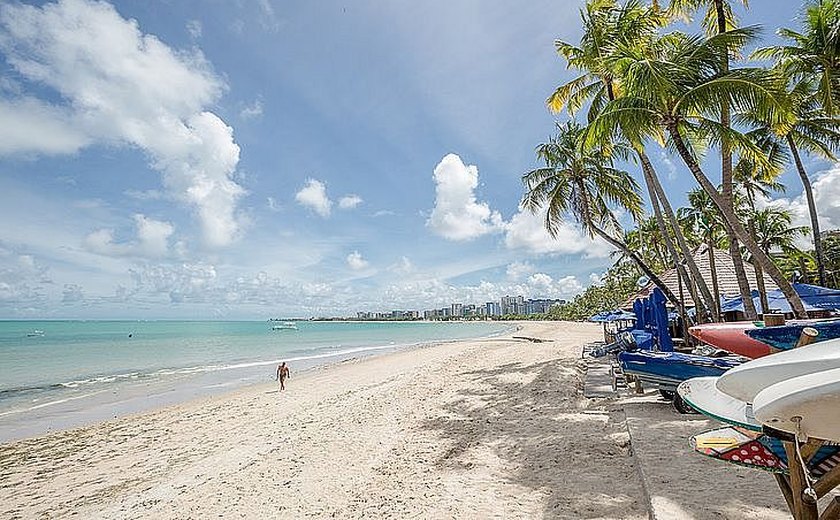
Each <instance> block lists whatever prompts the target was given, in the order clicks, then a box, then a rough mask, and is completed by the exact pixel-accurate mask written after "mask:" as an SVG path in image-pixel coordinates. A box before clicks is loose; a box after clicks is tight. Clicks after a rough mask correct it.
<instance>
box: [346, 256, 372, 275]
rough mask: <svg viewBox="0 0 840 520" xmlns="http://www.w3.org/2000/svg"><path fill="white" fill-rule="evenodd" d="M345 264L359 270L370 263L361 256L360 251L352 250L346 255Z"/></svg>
mask: <svg viewBox="0 0 840 520" xmlns="http://www.w3.org/2000/svg"><path fill="white" fill-rule="evenodd" d="M347 265H349V266H350V269H353V270H354V271H360V270H362V269H364V268H365V267H367V266H368V265H370V263H369V262H368V261H367V260H365V259H364V258H362V255H361V253H359V252H358V251H353V252H352V253H350V254H349V255H347Z"/></svg>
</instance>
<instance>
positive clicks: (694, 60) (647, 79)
mask: <svg viewBox="0 0 840 520" xmlns="http://www.w3.org/2000/svg"><path fill="white" fill-rule="evenodd" d="M755 34H756V29H754V28H744V29H734V30H730V31H727V32H725V33H722V34H718V35H715V36H712V37H709V38H703V37H700V36H687V35H684V34H682V33H671V34H667V35H665V36H662V37H661V38H658V39H652V40H651V41H650V42H649V43H648V45H645V46H639V45H636V46H622V45H620V44H619V46H618V47H617V48H616V49H615V50H614V52H613V53H612V55H611V58H610V59H611V60H612V62H613V64H614V70H615V71H616V72H617V75H618V76H619V77H621V82H622V87H623V89H624V95H623V97H621V98H617V99H615V100H613V101H610V102H609V103H608V104H607V105H606V106H605V107H604V109H603V110H601V112H600V113H599V114H598V116H597V117H596V118H595V119H594V120H593V121H592V123H590V125H589V126H588V129H587V135H586V138H585V141H586V143H590V144H591V143H602V142H606V141H608V140H610V139H612V138H613V137H614V136H616V135H621V136H622V137H625V138H628V140H629V141H630V142H639V143H641V142H644V141H646V140H647V139H651V138H653V139H657V140H659V141H665V140H666V139H667V142H668V145H669V146H671V147H673V148H674V149H676V151H677V152H678V153H679V155H680V157H681V158H682V160H683V162H684V163H685V164H686V166H687V167H688V169H689V170H690V171H691V173H692V174H693V175H694V177H695V179H696V180H697V182H698V183H699V184H700V186H701V187H702V188H703V190H704V191H706V193H708V195H709V197H710V198H711V199H712V201H713V202H714V204H715V205H716V206H717V207H718V209H719V210H720V212H721V214H722V215H723V217H724V219H725V222H726V223H727V224H728V226H729V227H730V228H731V232H732V233H733V235H732V236H733V237H734V238H737V239H738V240H739V241H740V242H741V243H743V244H744V245H745V246H746V248H747V249H748V250H749V252H750V254H752V255H753V258H754V259H755V262H756V263H757V264H758V265H760V266H761V268H762V269H763V270H764V271H765V272H767V273H768V274H769V275H770V276H771V277H772V278H773V280H774V281H775V282H776V284H777V285H778V286H779V288H780V289H782V291H783V292H784V293H785V296H786V297H787V299H788V301H790V302H791V307H792V308H793V310H794V312H795V314H796V315H797V316H799V317H804V316H805V308H804V306H803V305H802V300H801V299H800V298H799V295H798V294H797V293H796V291H794V289H793V287H792V286H791V284H790V282H788V281H787V280H786V279H785V278H784V275H783V274H782V272H781V271H780V270H779V268H778V267H777V266H776V265H775V264H774V263H773V261H772V259H771V258H770V257H769V256H768V255H766V254H765V253H764V252H763V251H762V250H761V249H760V248H759V247H758V244H756V242H755V240H754V239H753V238H752V237H751V236H750V234H749V233H748V232H747V231H746V229H744V226H743V225H742V224H741V222H740V220H739V219H738V217H737V215H736V213H735V211H734V209H733V207H732V206H731V205H730V204H729V203H728V202H727V201H726V200H725V199H724V197H723V195H722V194H721V193H719V192H718V191H717V189H716V188H715V186H714V184H713V183H712V182H711V181H710V180H709V177H708V176H707V175H706V173H705V172H704V171H703V169H702V167H701V166H700V160H699V158H698V155H697V153H698V151H700V150H701V149H702V145H703V144H704V143H709V144H713V145H722V144H723V143H724V142H725V143H728V144H729V145H732V148H733V149H734V150H735V151H737V152H738V153H739V154H740V155H741V156H742V157H746V158H748V159H751V160H753V161H755V162H756V163H757V164H761V165H764V164H766V163H767V162H768V159H767V157H766V156H765V155H764V153H763V151H762V150H761V148H760V147H759V146H758V145H756V144H755V143H754V142H753V141H751V140H750V139H749V138H748V137H747V136H745V135H744V134H742V133H741V132H738V131H737V130H735V129H732V128H727V127H726V126H725V125H722V124H721V123H720V122H719V121H717V120H716V119H715V118H714V116H715V113H716V112H717V107H719V106H720V99H722V98H726V99H727V100H728V106H730V107H732V108H733V109H735V110H737V111H740V112H744V111H751V112H753V113H755V114H758V115H759V116H761V117H767V118H768V119H772V118H773V117H775V116H774V115H773V114H774V113H776V112H775V111H774V110H773V108H774V106H775V105H776V104H778V101H777V99H776V95H777V93H776V92H774V91H772V90H770V89H769V88H768V87H766V86H765V85H766V83H767V74H766V73H765V72H764V71H762V70H760V69H738V70H731V71H730V70H724V62H725V61H727V60H726V59H725V58H724V57H725V56H728V54H729V53H730V52H731V51H732V49H739V48H741V47H742V46H743V45H744V44H746V43H747V42H748V41H750V40H751V39H752V38H753V37H754V36H755ZM698 145H699V146H698Z"/></svg>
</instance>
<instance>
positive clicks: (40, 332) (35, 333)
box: [26, 329, 45, 338]
mask: <svg viewBox="0 0 840 520" xmlns="http://www.w3.org/2000/svg"><path fill="white" fill-rule="evenodd" d="M44 334H45V332H44V331H43V330H37V329H36V330H31V331H29V332H27V333H26V337H27V338H40V337H41V336H43V335H44Z"/></svg>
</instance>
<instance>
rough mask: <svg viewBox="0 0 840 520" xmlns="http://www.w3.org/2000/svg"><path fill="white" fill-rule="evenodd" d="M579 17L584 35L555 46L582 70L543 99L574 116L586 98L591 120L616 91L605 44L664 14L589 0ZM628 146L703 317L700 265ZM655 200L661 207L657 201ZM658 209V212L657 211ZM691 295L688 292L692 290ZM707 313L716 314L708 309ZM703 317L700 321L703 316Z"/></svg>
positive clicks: (705, 295)
mask: <svg viewBox="0 0 840 520" xmlns="http://www.w3.org/2000/svg"><path fill="white" fill-rule="evenodd" d="M581 19H582V23H583V26H584V34H583V36H582V37H581V41H580V44H579V45H577V46H576V45H573V44H570V43H567V42H564V41H561V40H558V41H557V42H556V43H555V45H556V47H557V50H558V52H559V53H560V54H562V55H563V56H564V57H565V58H566V60H567V62H568V66H569V67H571V68H576V69H579V70H582V71H584V73H583V74H582V75H580V76H578V77H577V78H575V79H573V80H572V81H570V82H568V83H566V84H564V85H561V86H560V87H558V88H557V89H556V90H555V91H554V93H553V94H552V95H551V96H550V97H549V98H548V100H547V104H548V106H549V108H551V109H552V110H553V111H555V112H559V111H561V110H563V109H564V108H565V109H566V110H567V111H568V112H569V114H570V115H572V116H573V115H574V114H575V113H576V111H577V110H578V109H580V108H581V107H582V106H583V104H584V103H585V102H586V101H587V100H588V101H590V106H589V113H588V118H589V120H592V119H593V118H594V117H595V116H596V115H597V113H598V112H599V110H600V108H601V107H603V106H604V104H605V103H607V102H609V101H612V100H614V99H616V98H617V97H619V96H620V95H621V90H622V89H621V84H620V81H619V80H618V79H617V78H616V76H615V75H614V73H613V71H612V70H611V65H610V63H609V56H610V53H611V49H612V48H613V46H614V45H615V43H616V42H618V41H624V42H626V44H628V45H632V44H633V42H634V41H637V40H642V39H645V38H650V37H653V36H654V35H655V34H656V31H657V30H658V29H659V28H660V27H661V26H662V25H663V24H664V22H665V18H664V17H663V16H662V14H661V13H660V11H659V10H658V9H657V8H656V7H653V8H651V7H647V6H643V5H642V4H640V3H639V2H638V1H637V0H629V1H628V2H626V3H625V4H624V6H622V7H618V6H617V4H616V2H615V0H590V1H589V2H587V4H586V6H585V8H584V9H583V10H582V11H581ZM607 145H612V146H617V143H616V142H614V141H613V142H611V143H607V142H604V143H601V144H599V145H597V146H607ZM631 149H632V151H633V153H635V155H636V157H637V158H638V161H639V164H640V165H641V169H642V173H643V178H644V180H645V185H646V186H647V189H648V194H649V197H650V200H651V205H652V207H653V210H654V217H655V219H656V222H657V223H658V225H659V227H660V236H661V237H662V238H663V240H664V242H665V247H666V249H667V250H668V252H669V254H670V256H671V257H672V259H673V263H674V264H675V265H676V266H677V269H678V272H679V275H680V277H681V278H682V279H683V280H684V281H685V282H686V284H687V285H688V286H689V287H693V286H694V284H693V283H692V282H691V278H690V277H689V275H688V273H687V272H686V268H685V266H684V265H683V264H682V262H680V261H679V258H678V256H679V255H678V253H677V250H676V246H675V245H674V240H673V239H672V238H671V232H669V231H668V229H667V226H666V224H665V218H667V219H668V221H669V224H670V226H671V229H672V232H673V235H674V239H675V240H676V243H677V246H679V248H680V253H681V255H682V258H683V259H684V261H685V264H686V265H687V266H688V270H689V271H690V272H691V276H693V277H694V280H695V283H696V284H697V286H698V288H699V290H700V293H701V296H702V299H701V298H699V297H697V295H694V296H695V301H696V302H698V304H700V305H698V307H699V310H700V312H699V316H700V317H706V314H707V313H706V312H704V310H705V309H712V308H713V306H712V303H713V302H712V294H711V292H710V291H709V288H708V286H707V285H706V283H705V280H703V278H702V276H701V274H700V269H699V268H698V267H697V264H696V262H695V261H694V257H693V256H692V252H691V250H690V249H689V248H688V246H687V244H686V241H685V238H684V237H683V235H682V232H681V230H680V228H679V226H678V223H677V219H676V215H675V214H674V211H673V208H672V207H671V204H670V202H669V201H668V199H667V196H666V195H665V191H664V189H663V188H662V185H661V183H660V182H659V178H658V176H657V175H656V171H655V169H654V167H653V164H652V163H651V161H650V159H649V158H648V157H647V155H646V153H645V150H644V147H643V146H640V145H637V144H631ZM660 204H661V206H660ZM663 213H664V216H663ZM692 293H693V294H694V291H692ZM711 318H713V319H715V318H717V315H716V314H715V313H713V312H712V313H711ZM704 321H706V320H704Z"/></svg>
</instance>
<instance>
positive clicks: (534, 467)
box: [425, 359, 647, 518]
mask: <svg viewBox="0 0 840 520" xmlns="http://www.w3.org/2000/svg"><path fill="white" fill-rule="evenodd" d="M575 362H576V360H572V359H560V360H553V361H549V362H543V363H537V364H532V365H521V364H519V363H515V364H508V365H503V366H500V367H498V368H494V369H490V370H475V371H467V372H462V373H461V374H458V375H457V376H456V377H461V378H464V379H465V380H467V381H470V382H471V385H469V386H470V388H469V389H468V390H465V391H462V392H460V394H459V396H458V398H456V399H454V400H452V401H451V402H449V403H448V404H447V405H446V406H445V407H444V409H445V411H446V413H445V414H444V415H443V416H441V417H439V418H436V419H433V420H430V421H428V422H426V423H425V427H426V428H429V429H430V430H434V431H437V433H438V435H439V436H440V437H441V442H442V444H443V446H444V447H443V449H442V451H443V452H444V453H443V455H442V456H441V457H440V458H439V459H438V460H437V461H436V463H437V464H438V465H439V466H441V467H443V468H447V469H456V470H469V469H470V468H471V467H472V466H473V465H474V464H475V461H474V457H472V456H471V453H470V452H471V450H473V449H474V448H480V449H487V448H488V447H490V449H492V450H493V451H494V453H495V455H496V456H497V457H499V459H501V462H502V463H503V468H504V478H505V479H506V480H507V481H508V482H509V483H511V484H517V485H520V486H524V487H527V488H530V489H532V490H534V491H535V492H537V493H539V494H542V495H543V496H544V497H545V499H544V501H545V504H546V506H545V508H544V512H543V516H544V517H546V518H646V517H647V505H646V503H645V501H644V499H643V498H642V497H643V494H642V490H641V486H640V483H639V478H638V473H637V472H636V469H635V467H634V466H633V459H632V456H631V452H630V447H629V436H628V435H627V431H626V428H625V425H624V420H625V419H624V413H623V411H622V410H621V409H620V408H618V407H615V406H614V405H611V404H610V403H608V402H605V401H601V402H599V401H590V400H588V399H585V398H583V397H582V395H581V391H580V387H581V375H580V372H579V371H578V369H577V367H576V364H575Z"/></svg>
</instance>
